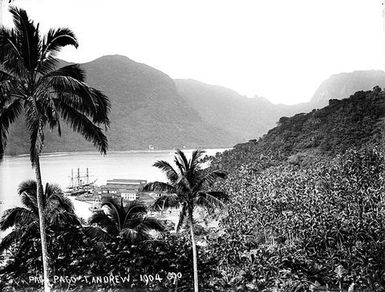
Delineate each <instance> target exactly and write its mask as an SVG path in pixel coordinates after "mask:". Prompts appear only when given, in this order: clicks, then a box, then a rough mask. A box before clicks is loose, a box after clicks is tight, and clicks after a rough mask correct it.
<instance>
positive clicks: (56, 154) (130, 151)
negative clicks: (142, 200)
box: [4, 147, 233, 159]
mask: <svg viewBox="0 0 385 292" xmlns="http://www.w3.org/2000/svg"><path fill="white" fill-rule="evenodd" d="M198 149H202V150H205V151H207V150H218V152H219V151H226V150H231V149H233V148H232V147H231V148H226V147H225V148H198ZM181 150H183V151H194V150H195V148H194V149H193V148H191V149H190V148H188V149H187V148H186V149H181ZM174 151H176V149H157V150H149V149H143V150H111V151H108V152H107V154H105V155H103V154H100V153H99V152H97V151H70V152H47V153H41V155H40V157H41V158H44V157H60V156H69V155H73V154H82V155H95V154H98V155H101V156H107V155H108V154H129V153H133V154H136V153H167V152H174ZM29 155H30V154H28V153H23V154H16V155H10V154H6V155H4V159H6V158H13V159H15V158H25V157H29Z"/></svg>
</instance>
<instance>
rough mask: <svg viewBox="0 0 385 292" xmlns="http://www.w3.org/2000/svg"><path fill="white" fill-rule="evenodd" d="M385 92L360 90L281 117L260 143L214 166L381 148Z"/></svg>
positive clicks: (243, 147) (224, 157)
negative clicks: (362, 148) (378, 146)
mask: <svg viewBox="0 0 385 292" xmlns="http://www.w3.org/2000/svg"><path fill="white" fill-rule="evenodd" d="M384 117H385V93H384V92H380V89H379V88H376V89H375V90H373V91H359V92H356V93H355V94H354V95H352V96H351V97H349V98H346V99H343V100H330V101H329V105H328V106H326V107H324V108H322V109H318V110H313V111H311V112H309V113H301V114H296V115H294V116H293V117H281V118H280V119H279V121H278V123H277V126H276V127H275V128H273V129H271V130H270V131H269V132H268V133H267V134H266V135H264V136H263V137H262V138H260V139H259V140H257V139H255V140H250V141H249V142H247V143H242V144H237V145H236V146H235V147H234V149H233V150H230V151H226V152H225V153H223V154H222V155H221V156H220V157H219V158H217V159H215V161H214V162H213V163H214V165H217V166H221V167H225V168H226V169H234V168H237V167H239V166H241V165H242V164H248V165H253V164H259V162H260V161H261V160H263V159H262V158H263V157H267V156H268V157H269V161H277V162H281V161H285V160H287V159H289V160H290V161H298V160H301V159H304V158H305V157H309V156H317V155H329V156H334V155H335V154H340V153H343V152H344V151H346V150H347V149H350V148H361V147H366V146H368V145H378V144H379V143H380V142H381V141H382V139H383V136H384V131H383V130H384V125H385V124H384Z"/></svg>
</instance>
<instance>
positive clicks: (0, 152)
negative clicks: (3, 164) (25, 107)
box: [0, 99, 22, 160]
mask: <svg viewBox="0 0 385 292" xmlns="http://www.w3.org/2000/svg"><path fill="white" fill-rule="evenodd" d="M21 110H22V104H21V102H20V100H19V99H16V100H14V101H13V102H11V103H10V104H4V103H2V102H0V160H2V159H3V157H4V152H5V148H6V146H7V136H8V129H9V126H10V125H11V124H12V123H13V122H14V121H15V120H16V119H17V117H18V116H19V115H20V113H21Z"/></svg>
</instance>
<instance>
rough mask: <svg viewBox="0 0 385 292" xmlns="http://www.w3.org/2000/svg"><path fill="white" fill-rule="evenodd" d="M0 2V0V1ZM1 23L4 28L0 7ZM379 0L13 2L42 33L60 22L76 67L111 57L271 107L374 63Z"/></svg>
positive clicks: (380, 40)
mask: <svg viewBox="0 0 385 292" xmlns="http://www.w3.org/2000/svg"><path fill="white" fill-rule="evenodd" d="M0 1H1V0H0ZM2 1H4V0H2ZM6 2H8V1H5V2H3V3H2V5H3V6H2V20H1V21H2V22H3V23H4V25H6V26H9V25H10V24H11V18H10V15H9V13H8V11H7V6H8V4H7V3H6ZM381 2H382V1H381V0H292V1H288V0H61V1H59V0H14V1H13V5H15V6H17V7H22V8H24V9H26V10H27V12H28V14H29V15H30V17H31V18H32V19H33V20H34V21H35V22H38V23H40V28H41V30H42V31H43V32H46V31H47V30H48V29H49V28H51V27H69V28H71V29H72V30H73V31H74V32H75V34H76V36H77V38H78V40H79V47H78V49H74V48H65V49H64V50H63V51H62V52H61V53H60V54H59V57H60V58H62V59H64V60H67V61H72V62H79V63H84V62H88V61H91V60H94V59H96V58H98V57H101V56H103V55H108V54H121V55H124V56H127V57H129V58H130V59H132V60H134V61H136V62H140V63H145V64H147V65H150V66H152V67H155V68H157V69H159V70H161V71H163V72H165V73H166V74H168V75H169V76H170V77H171V78H191V79H196V80H199V81H202V82H205V83H208V84H216V85H221V86H224V87H228V88H231V89H233V90H235V91H237V92H238V93H240V94H242V95H246V96H249V97H252V96H255V95H258V96H263V97H265V98H267V99H268V100H270V101H272V102H274V103H283V104H295V103H299V102H307V101H309V100H310V99H311V97H312V95H313V93H314V92H315V90H316V89H317V87H318V86H319V85H320V84H321V82H322V81H324V80H325V79H327V78H328V77H330V76H331V75H332V74H337V73H341V72H351V71H355V70H371V69H381V70H382V69H383V68H384V67H385V66H384V64H385V60H384V55H385V54H384V52H385V49H384V39H385V37H384V24H383V12H382V10H383V6H382V3H381Z"/></svg>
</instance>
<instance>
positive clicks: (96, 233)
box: [86, 197, 164, 243]
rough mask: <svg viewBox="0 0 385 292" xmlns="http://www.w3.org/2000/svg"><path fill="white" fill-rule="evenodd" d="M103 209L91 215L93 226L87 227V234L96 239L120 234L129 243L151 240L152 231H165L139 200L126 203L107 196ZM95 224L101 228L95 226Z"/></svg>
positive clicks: (102, 205) (90, 222) (90, 220)
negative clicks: (149, 215)
mask: <svg viewBox="0 0 385 292" xmlns="http://www.w3.org/2000/svg"><path fill="white" fill-rule="evenodd" d="M119 201H120V202H119ZM103 208H104V209H103ZM101 209H102V210H101V211H98V212H95V213H94V214H93V215H92V216H91V217H90V219H89V221H88V223H89V224H90V225H91V226H90V227H87V229H86V230H87V234H89V235H90V236H92V237H94V238H96V239H100V240H102V241H105V240H106V239H108V238H111V237H116V236H120V237H121V238H122V240H125V241H127V242H129V243H137V242H140V241H144V240H150V239H151V238H152V236H151V231H157V232H162V231H164V226H163V225H162V223H161V222H160V221H159V220H157V219H156V218H153V217H148V216H147V215H146V214H147V207H146V206H145V205H144V204H143V203H141V202H139V201H137V200H135V201H129V202H128V203H127V204H126V205H124V204H123V199H120V200H117V199H113V198H112V197H107V198H105V199H104V201H103V202H102V204H101ZM93 225H96V226H97V227H100V228H94V226H93Z"/></svg>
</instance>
